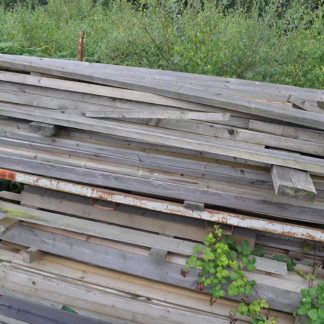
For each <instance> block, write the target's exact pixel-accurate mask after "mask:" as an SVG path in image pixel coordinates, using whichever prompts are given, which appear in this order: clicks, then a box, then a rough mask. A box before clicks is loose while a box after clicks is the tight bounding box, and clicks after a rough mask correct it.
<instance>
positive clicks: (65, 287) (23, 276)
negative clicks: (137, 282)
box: [0, 264, 228, 324]
mask: <svg viewBox="0 0 324 324" xmlns="http://www.w3.org/2000/svg"><path fill="white" fill-rule="evenodd" d="M0 271H1V273H0V278H1V286H2V290H7V291H14V292H20V293H21V292H23V293H24V294H25V295H26V296H30V297H41V296H42V297H43V298H45V299H47V300H54V301H57V300H60V302H61V303H62V304H65V305H69V306H71V307H72V308H73V307H77V308H81V309H84V310H87V311H90V312H94V313H101V314H105V315H108V316H111V317H116V318H119V319H123V320H127V321H131V322H140V323H159V324H162V323H165V322H168V323H179V322H181V320H185V321H186V323H197V322H199V321H201V322H203V323H215V320H216V321H217V322H219V323H221V324H225V323H227V322H228V321H227V320H226V319H225V318H224V317H220V316H217V315H211V314H203V313H202V312H198V311H197V312H193V311H191V310H190V309H186V308H184V307H180V306H179V307H177V308H175V307H174V308H173V307H170V306H171V305H165V304H164V305H162V304H159V303H149V302H148V303H143V300H142V301H137V300H136V299H134V298H129V297H128V296H127V295H126V296H125V294H124V295H122V294H112V293H107V292H106V291H100V289H99V287H98V288H97V287H95V286H94V287H92V289H90V287H89V286H87V285H86V286H82V285H80V284H79V282H78V281H74V282H73V281H72V282H69V281H66V280H64V279H63V278H61V277H60V276H57V275H56V276H51V275H46V274H40V273H35V272H32V271H29V269H15V268H14V267H10V265H4V264H2V265H1V269H0ZM14 277H15V278H16V279H14ZM31 278H32V280H30V279H31ZM32 282H35V285H36V286H37V287H35V286H34V285H33V284H32ZM19 286H20V287H19Z"/></svg>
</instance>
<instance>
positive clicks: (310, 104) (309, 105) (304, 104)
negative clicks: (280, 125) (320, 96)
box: [288, 95, 324, 114]
mask: <svg viewBox="0 0 324 324" xmlns="http://www.w3.org/2000/svg"><path fill="white" fill-rule="evenodd" d="M288 102H291V103H292V104H293V105H294V106H296V107H298V108H301V109H304V110H307V111H311V112H314V113H317V114H324V111H323V110H322V109H321V108H320V107H319V106H318V105H317V102H316V101H310V100H305V99H303V98H300V97H297V96H292V95H291V96H290V97H289V98H288Z"/></svg>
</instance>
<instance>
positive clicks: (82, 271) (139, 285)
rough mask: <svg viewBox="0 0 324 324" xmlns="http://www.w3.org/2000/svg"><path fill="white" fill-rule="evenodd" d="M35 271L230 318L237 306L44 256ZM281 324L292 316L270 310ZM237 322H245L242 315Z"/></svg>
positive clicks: (15, 257)
mask: <svg viewBox="0 0 324 324" xmlns="http://www.w3.org/2000/svg"><path fill="white" fill-rule="evenodd" d="M1 257H2V259H3V260H6V261H8V262H12V263H15V264H19V265H21V264H22V263H21V259H20V255H19V254H18V253H16V252H15V251H10V252H9V251H8V250H4V249H3V248H1ZM32 267H33V269H34V270H35V271H42V272H50V273H52V274H62V273H64V275H65V277H66V278H83V279H82V280H83V282H87V283H89V284H92V285H96V286H100V287H101V289H115V290H117V291H120V292H124V293H128V294H134V295H136V296H143V297H144V298H145V297H147V298H148V299H151V300H152V299H155V300H160V301H162V302H166V303H171V304H177V303H179V300H181V305H182V306H184V307H189V308H191V309H193V308H194V309H198V310H201V311H204V312H208V313H213V314H219V315H224V316H227V315H228V313H229V312H230V310H232V309H234V308H236V305H237V304H236V302H235V301H231V300H229V299H224V298H219V299H218V301H217V303H215V304H213V305H210V303H209V297H208V296H207V295H205V294H202V293H200V292H198V291H195V290H190V289H184V288H180V287H176V286H171V285H167V284H164V283H161V282H157V281H152V280H148V279H144V278H140V277H136V276H132V275H127V274H125V273H120V272H116V271H112V270H108V269H103V268H98V267H95V266H91V265H87V264H84V263H80V262H76V261H72V260H69V259H64V258H61V257H57V256H54V255H49V254H45V255H44V257H43V259H42V261H41V262H37V261H36V262H35V263H34V264H33V265H32ZM271 314H272V316H274V317H275V318H276V319H277V321H278V320H280V323H281V324H282V323H287V324H288V323H289V324H291V321H290V319H291V316H289V315H286V314H282V313H278V312H276V311H274V310H271ZM237 315H238V319H239V320H240V321H243V318H242V317H241V315H239V314H237Z"/></svg>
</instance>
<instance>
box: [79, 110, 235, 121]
mask: <svg viewBox="0 0 324 324" xmlns="http://www.w3.org/2000/svg"><path fill="white" fill-rule="evenodd" d="M84 115H85V117H91V118H127V119H133V118H135V119H137V118H140V119H142V118H143V119H151V118H157V119H171V120H172V119H175V120H183V119H184V120H188V119H189V120H191V119H194V120H202V121H208V122H211V121H219V120H229V118H230V114H225V113H201V112H178V111H172V110H170V111H150V112H147V111H138V110H136V111H131V110H130V111H125V110H124V111H118V110H115V111H112V112H109V111H108V112H107V111H96V110H94V111H88V112H84Z"/></svg>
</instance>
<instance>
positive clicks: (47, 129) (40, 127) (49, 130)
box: [29, 122, 56, 136]
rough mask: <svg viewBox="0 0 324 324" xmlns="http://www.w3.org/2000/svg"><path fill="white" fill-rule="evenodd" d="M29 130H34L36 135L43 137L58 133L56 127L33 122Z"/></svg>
mask: <svg viewBox="0 0 324 324" xmlns="http://www.w3.org/2000/svg"><path fill="white" fill-rule="evenodd" d="M29 128H30V129H32V130H33V131H34V132H35V133H36V134H38V135H42V136H53V135H54V134H55V133H56V126H55V125H50V124H45V123H38V122H32V123H30V124H29Z"/></svg>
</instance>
